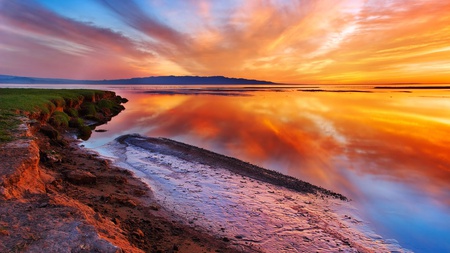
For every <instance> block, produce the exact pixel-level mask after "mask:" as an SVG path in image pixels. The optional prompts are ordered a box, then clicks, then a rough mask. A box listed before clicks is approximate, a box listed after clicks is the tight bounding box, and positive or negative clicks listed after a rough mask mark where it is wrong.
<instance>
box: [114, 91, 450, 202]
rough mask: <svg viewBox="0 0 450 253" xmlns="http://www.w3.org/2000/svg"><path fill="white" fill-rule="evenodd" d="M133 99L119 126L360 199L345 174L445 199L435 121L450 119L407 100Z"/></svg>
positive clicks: (441, 134)
mask: <svg viewBox="0 0 450 253" xmlns="http://www.w3.org/2000/svg"><path fill="white" fill-rule="evenodd" d="M286 94H287V95H286ZM133 96H134V97H133ZM133 96H132V97H129V96H127V97H129V98H130V103H131V104H130V105H129V106H127V108H129V109H127V110H128V111H127V113H126V114H124V116H125V115H126V118H122V119H121V121H122V122H123V123H120V124H115V126H117V125H121V124H124V126H123V127H124V128H127V127H128V128H129V127H130V126H131V125H132V126H133V127H135V128H139V129H143V131H142V132H143V133H146V134H148V135H151V136H164V137H171V138H175V139H178V140H182V141H186V142H189V143H192V144H195V145H198V146H202V147H205V148H210V149H213V150H216V151H218V152H221V153H225V154H227V155H231V156H236V157H239V158H241V159H243V160H247V161H250V162H252V163H255V164H258V165H262V166H265V167H268V168H270V169H275V170H278V171H281V172H283V173H287V174H290V175H293V176H296V177H299V178H302V179H306V180H308V181H310V182H312V183H315V184H318V185H321V186H324V187H327V188H330V189H332V190H335V191H338V192H343V193H347V194H350V195H351V196H352V197H356V196H357V195H359V194H358V193H357V191H358V190H357V189H356V188H355V186H354V185H353V184H354V182H352V180H355V179H354V178H353V179H351V178H350V176H349V175H348V174H346V172H345V171H346V170H353V171H355V172H356V173H357V174H358V173H370V174H373V175H377V176H379V177H381V176H382V177H384V178H385V179H386V178H387V177H388V178H387V179H388V180H394V181H395V180H397V181H408V182H411V183H414V185H416V186H415V187H417V188H421V189H422V190H423V191H426V192H429V193H430V194H432V195H433V196H435V197H437V195H439V196H442V199H443V196H444V195H445V192H447V191H448V187H447V185H448V184H447V182H449V181H450V173H448V165H449V164H450V160H449V159H450V158H448V156H447V153H448V152H447V151H448V149H449V148H448V147H450V145H449V144H450V143H449V141H446V138H445V133H446V129H448V125H445V124H443V123H442V122H439V120H435V121H433V120H432V119H433V118H438V119H442V114H443V113H448V111H445V110H441V111H439V112H434V111H431V108H432V107H431V106H429V107H428V108H427V107H424V106H422V107H420V108H416V107H413V106H414V104H415V103H413V102H412V101H413V98H411V97H410V95H406V94H397V95H396V96H397V97H396V99H394V100H392V99H387V98H386V97H385V96H387V95H385V94H380V93H378V94H375V93H370V94H333V93H320V94H318V93H314V94H312V95H311V94H310V93H308V94H306V95H305V94H302V93H295V92H294V93H266V92H261V93H258V95H256V96H252V97H233V98H229V97H217V96H207V95H204V96H184V95H182V96H170V95H146V94H134V95H133ZM419 99H420V98H419ZM422 99H423V98H422ZM133 103H134V104H133ZM418 104H422V105H423V102H418ZM133 108H135V109H133ZM443 111H444V112H443ZM424 115H425V116H426V118H424ZM119 118H120V115H119ZM430 182H433V183H430Z"/></svg>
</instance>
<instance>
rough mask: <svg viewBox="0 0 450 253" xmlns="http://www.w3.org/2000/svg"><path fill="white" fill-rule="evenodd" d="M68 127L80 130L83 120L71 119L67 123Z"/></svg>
mask: <svg viewBox="0 0 450 253" xmlns="http://www.w3.org/2000/svg"><path fill="white" fill-rule="evenodd" d="M69 126H70V127H73V128H80V127H81V126H84V120H83V119H81V118H75V117H74V118H71V119H70V121H69Z"/></svg>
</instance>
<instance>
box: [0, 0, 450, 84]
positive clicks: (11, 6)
mask: <svg viewBox="0 0 450 253" xmlns="http://www.w3.org/2000/svg"><path fill="white" fill-rule="evenodd" d="M68 1H70V0H68ZM94 3H96V10H97V9H98V11H99V15H98V16H96V17H95V18H91V19H90V20H91V21H90V22H89V23H88V22H81V21H78V20H76V19H73V18H72V19H71V18H67V17H66V16H64V15H65V14H66V13H62V12H61V11H59V12H56V11H51V10H50V9H46V7H43V6H41V5H39V4H37V3H35V2H29V1H27V2H26V3H25V1H2V2H1V7H0V20H1V24H2V25H0V28H1V29H2V31H3V32H4V34H8V36H12V37H15V39H12V38H10V39H4V38H1V39H0V43H2V48H3V49H2V50H3V51H4V52H6V50H8V54H9V55H10V56H11V57H12V56H14V55H16V56H17V59H20V60H21V61H22V60H24V61H26V59H27V57H26V55H19V54H20V50H18V48H17V46H15V45H14V44H7V41H12V40H16V41H17V40H19V39H20V40H29V43H31V42H33V43H34V44H33V45H36V48H40V49H39V50H41V47H38V46H37V44H39V46H45V47H46V48H48V50H54V51H55V53H53V55H54V56H55V57H56V56H58V54H59V57H56V58H54V62H53V64H52V63H51V62H50V60H51V59H46V61H48V64H50V65H53V66H58V65H61V67H62V68H63V69H61V71H60V72H61V73H58V74H59V75H61V76H63V75H69V73H68V71H69V68H70V67H69V66H68V65H64V64H61V63H64V62H70V61H73V59H70V60H69V59H68V58H69V57H75V58H77V59H79V61H80V62H81V61H84V62H86V64H87V63H92V64H91V66H90V67H86V68H87V69H98V70H101V71H100V72H102V74H105V75H106V76H103V77H101V78H113V77H117V76H120V77H132V76H136V75H139V76H143V75H145V76H148V75H152V74H155V75H169V74H191V75H225V76H233V77H245V78H253V79H268V80H273V81H279V82H294V83H298V82H301V83H337V82H338V83H339V82H343V83H358V82H366V83H367V82H403V81H404V82H408V81H414V82H417V81H424V82H427V81H428V82H445V81H450V79H448V78H449V77H448V76H450V75H449V72H450V70H449V68H448V67H445V66H448V64H449V63H450V62H449V60H448V59H449V58H450V46H449V43H448V39H447V36H446V35H447V34H449V32H450V25H449V24H450V17H449V15H447V10H448V9H449V8H450V3H447V2H446V1H437V0H423V1H415V2H405V1H400V0H395V1H381V0H371V1H368V0H343V1H332V0H296V1H273V0H261V1H230V2H227V3H225V2H223V1H206V0H202V1H170V2H160V1H133V0H130V1H119V0H97V2H94ZM52 4H53V5H58V3H52ZM90 4H93V2H91V3H90ZM97 5H98V6H97ZM86 6H87V7H89V4H86ZM56 9H58V8H56ZM60 9H61V8H60ZM80 9H81V8H80ZM79 15H82V13H79ZM105 16H107V17H108V18H110V19H111V20H114V22H110V23H111V24H110V26H108V24H109V23H108V22H96V19H101V18H104V17H105ZM72 17H76V15H72ZM98 23H101V24H103V26H105V25H107V27H101V26H99V25H97V24H98ZM119 31H121V32H122V33H121V32H119ZM125 34H126V35H125ZM19 44H20V43H19ZM28 46H31V45H28ZM23 50H25V51H27V49H24V48H23ZM28 51H29V50H28ZM31 51H33V50H31ZM33 55H34V54H31V55H29V59H28V60H32V61H34V62H35V64H39V62H38V61H37V59H38V58H37V57H35V56H33ZM99 59H103V61H100V60H99ZM112 62H114V63H115V66H114V67H113V66H112ZM94 63H95V64H96V65H94ZM0 64H2V66H6V65H8V64H7V63H6V62H5V61H0ZM23 64H25V63H23ZM102 64H103V65H104V66H101V65H102ZM15 66H16V67H14V68H12V67H10V68H8V71H7V72H10V73H11V72H15V73H20V72H21V71H23V70H20V69H18V68H17V66H20V63H15ZM24 69H26V71H28V72H32V73H37V74H39V73H40V74H39V76H44V75H47V74H48V73H49V72H50V71H44V69H41V70H39V71H38V70H32V69H29V68H28V67H27V68H24ZM53 69H55V68H53ZM56 69H57V68H56ZM113 69H114V71H112V70H113ZM108 70H111V71H109V73H110V74H107V73H108ZM26 71H25V72H26ZM81 72H82V70H81V69H80V73H81ZM100 72H99V73H100ZM85 75H86V76H93V75H94V74H93V73H86V74H85ZM95 76H96V77H100V74H97V75H95Z"/></svg>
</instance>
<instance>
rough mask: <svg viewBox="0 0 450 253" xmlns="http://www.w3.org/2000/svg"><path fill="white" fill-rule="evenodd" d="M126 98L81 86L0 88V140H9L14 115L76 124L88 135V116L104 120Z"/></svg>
mask: <svg viewBox="0 0 450 253" xmlns="http://www.w3.org/2000/svg"><path fill="white" fill-rule="evenodd" d="M123 102H126V99H123V98H121V97H120V96H115V94H114V93H113V92H109V91H101V90H85V89H21V88H11V89H10V88H3V89H0V142H6V141H11V140H12V139H13V132H14V130H15V129H17V127H18V125H19V124H20V120H19V119H18V116H20V115H22V116H27V117H29V118H31V119H36V120H38V121H41V122H48V123H49V124H50V125H52V126H53V127H55V128H57V129H62V128H68V127H73V128H77V129H78V130H79V133H80V136H79V137H80V138H88V137H89V136H90V134H91V130H92V129H91V128H90V127H89V126H88V125H87V124H86V123H85V121H86V120H91V121H94V122H98V123H103V122H106V121H107V120H108V119H109V118H110V117H112V116H114V115H116V114H118V113H119V112H120V111H122V110H123V109H124V108H123V106H122V105H121V103H123Z"/></svg>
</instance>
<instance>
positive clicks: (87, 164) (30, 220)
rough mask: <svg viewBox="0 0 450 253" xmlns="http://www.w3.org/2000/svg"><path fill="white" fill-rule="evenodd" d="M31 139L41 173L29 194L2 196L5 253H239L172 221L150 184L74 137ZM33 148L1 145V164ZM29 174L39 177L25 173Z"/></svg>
mask: <svg viewBox="0 0 450 253" xmlns="http://www.w3.org/2000/svg"><path fill="white" fill-rule="evenodd" d="M31 143H32V144H31V145H32V146H33V149H36V150H38V157H37V158H38V159H39V160H38V161H37V167H36V168H35V169H34V171H36V173H37V175H39V176H38V177H36V178H34V179H30V180H31V181H30V182H28V183H27V184H28V189H26V190H25V191H24V192H23V194H17V195H16V196H15V197H13V198H10V199H5V200H2V205H1V207H0V252H42V250H44V251H45V252H236V251H237V250H236V249H234V248H231V247H230V245H229V244H228V243H227V242H226V241H227V240H226V239H225V240H224V239H223V238H216V237H214V236H212V235H209V234H207V233H205V232H202V231H196V230H195V229H193V228H191V227H188V226H184V225H181V224H178V223H177V222H176V221H173V220H171V219H170V215H168V213H167V212H166V211H165V210H164V209H163V208H161V207H160V206H159V205H158V204H156V203H154V202H153V201H152V196H153V193H152V192H151V191H150V189H149V188H148V187H146V185H145V184H144V183H142V182H141V181H140V180H139V179H137V178H135V177H133V176H132V174H131V173H130V172H129V171H127V170H124V169H121V168H118V167H115V166H112V165H111V164H109V162H108V161H106V160H104V159H101V158H99V157H98V155H97V154H95V153H92V152H89V151H88V150H86V149H82V148H80V147H79V146H78V143H77V141H76V140H74V139H71V138H70V137H69V136H66V137H65V139H64V141H63V142H61V141H58V142H55V141H52V140H51V139H49V138H48V137H47V136H45V135H44V134H42V133H39V132H36V133H34V140H33V141H32V142H31ZM61 143H65V144H63V145H61ZM27 146H29V143H23V145H19V146H14V147H12V146H9V147H6V148H2V149H1V151H0V156H1V157H2V162H3V166H8V165H11V166H14V164H8V163H7V162H8V160H9V161H11V163H13V162H14V160H15V158H17V156H16V155H15V154H16V153H17V152H22V153H27V152H26V151H24V150H21V149H23V148H24V147H25V148H26V147H27ZM36 150H34V152H35V151H36ZM29 166H32V165H31V164H30V165H29ZM28 176H29V177H35V176H36V175H29V173H23V174H22V177H28ZM34 180H35V181H36V182H34V183H33V182H32V181H34Z"/></svg>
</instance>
